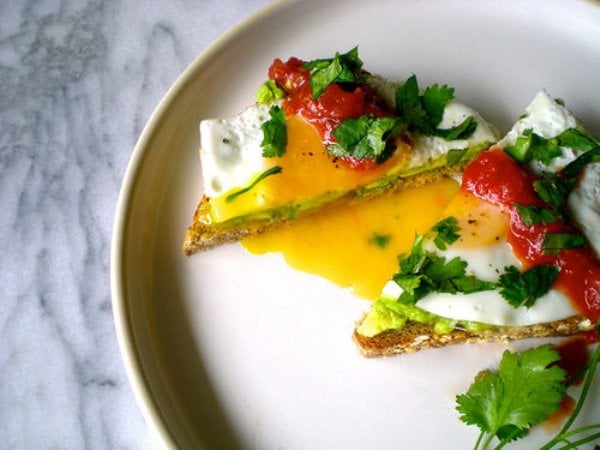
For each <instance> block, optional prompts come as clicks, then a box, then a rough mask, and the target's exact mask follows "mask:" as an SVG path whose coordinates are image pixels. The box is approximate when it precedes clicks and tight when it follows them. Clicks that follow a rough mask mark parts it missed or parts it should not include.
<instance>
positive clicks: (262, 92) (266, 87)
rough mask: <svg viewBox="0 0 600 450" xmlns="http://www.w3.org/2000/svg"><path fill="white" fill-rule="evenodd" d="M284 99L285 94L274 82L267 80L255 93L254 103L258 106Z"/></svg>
mask: <svg viewBox="0 0 600 450" xmlns="http://www.w3.org/2000/svg"><path fill="white" fill-rule="evenodd" d="M283 97H285V92H283V90H282V89H280V88H279V86H277V83H276V82H275V80H267V81H265V82H264V83H263V84H261V85H260V87H259V88H258V90H257V91H256V101H257V102H258V103H259V104H268V103H273V102H275V101H277V100H279V99H281V98H283Z"/></svg>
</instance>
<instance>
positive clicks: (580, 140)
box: [556, 128, 600, 152]
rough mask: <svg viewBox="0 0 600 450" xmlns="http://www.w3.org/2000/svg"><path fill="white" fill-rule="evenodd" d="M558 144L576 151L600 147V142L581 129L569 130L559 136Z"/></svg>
mask: <svg viewBox="0 0 600 450" xmlns="http://www.w3.org/2000/svg"><path fill="white" fill-rule="evenodd" d="M556 138H557V139H558V142H559V143H560V145H562V146H563V147H569V148H572V149H573V150H575V151H583V152H585V151H588V150H592V149H593V148H595V147H600V141H598V140H597V139H594V138H593V137H592V136H590V135H588V134H586V133H585V132H583V131H582V130H580V129H579V128H568V129H566V130H565V131H563V132H562V133H560V134H559V135H558V136H556Z"/></svg>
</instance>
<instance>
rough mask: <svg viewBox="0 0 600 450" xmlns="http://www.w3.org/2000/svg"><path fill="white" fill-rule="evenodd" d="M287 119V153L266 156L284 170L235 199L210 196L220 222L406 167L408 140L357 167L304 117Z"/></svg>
mask: <svg viewBox="0 0 600 450" xmlns="http://www.w3.org/2000/svg"><path fill="white" fill-rule="evenodd" d="M286 120H287V124H286V128H287V141H288V145H287V148H286V151H285V154H284V155H283V156H282V157H277V158H269V159H266V160H265V161H266V162H267V163H268V164H269V166H268V167H273V166H280V167H281V172H280V173H278V174H276V175H272V176H269V177H267V178H265V179H264V180H263V181H261V182H260V183H258V184H257V185H256V186H254V187H253V188H252V189H251V190H249V191H248V192H246V193H245V194H243V195H240V196H238V197H237V198H235V200H233V201H227V200H226V197H227V195H223V196H221V197H218V198H213V199H211V204H212V213H213V215H214V218H215V219H216V220H217V221H218V222H222V221H225V220H227V219H229V218H231V217H236V216H241V215H243V214H246V213H251V212H255V211H257V210H260V209H268V208H274V207H277V206H280V205H285V204H287V203H290V202H297V201H301V200H305V199H311V198H317V197H320V196H323V195H326V194H328V193H334V192H344V191H347V190H351V189H355V188H357V187H360V186H364V185H366V184H369V183H370V182H372V181H375V180H377V179H379V178H381V177H382V176H384V175H386V174H389V173H392V172H394V171H395V170H397V169H399V168H401V167H403V166H404V165H405V164H406V161H407V159H408V155H409V152H410V151H411V148H410V146H409V145H408V144H407V143H405V142H403V141H402V140H398V142H397V143H396V145H397V149H396V151H395V152H394V154H393V155H392V157H391V158H389V159H388V160H386V161H385V162H384V163H383V164H379V165H376V166H374V167H372V168H369V169H367V170H356V169H353V168H351V167H350V166H349V165H348V163H346V162H344V161H341V160H336V159H335V158H333V157H332V156H330V155H329V154H328V153H327V150H326V149H325V147H324V146H323V143H322V142H321V137H320V136H319V134H318V132H317V131H316V129H315V128H314V127H313V126H312V125H310V124H309V123H307V122H306V121H305V120H304V119H302V118H300V117H299V116H290V117H288V118H287V119H286ZM265 169H267V167H265Z"/></svg>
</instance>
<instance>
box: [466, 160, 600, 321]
mask: <svg viewBox="0 0 600 450" xmlns="http://www.w3.org/2000/svg"><path fill="white" fill-rule="evenodd" d="M535 180H536V176H535V175H534V174H532V173H530V172H529V171H527V170H526V169H525V168H523V167H522V166H521V165H519V163H517V162H516V161H515V160H514V159H513V158H511V157H510V156H509V155H507V154H506V153H504V151H502V150H501V149H500V148H492V149H491V150H488V151H486V152H483V153H481V154H480V155H479V156H478V157H477V159H476V160H475V161H473V162H472V163H471V164H469V165H468V166H467V168H466V169H465V172H464V175H463V184H462V189H465V190H466V191H468V192H471V193H472V194H473V195H475V196H476V197H478V198H480V199H482V200H486V201H489V202H490V203H492V204H494V205H497V206H499V207H500V208H502V210H504V211H506V212H507V214H508V215H509V217H510V231H509V237H508V241H509V244H510V245H511V246H512V248H513V251H514V253H515V255H516V256H517V258H518V259H519V260H520V261H521V263H522V264H523V265H524V266H525V267H526V268H530V267H533V266H536V265H539V264H544V263H546V264H551V265H554V266H556V267H558V268H559V269H560V272H559V274H558V277H557V278H556V281H555V282H554V287H555V288H557V289H559V290H561V291H563V292H564V293H565V294H566V295H567V296H568V297H569V298H570V299H571V301H572V303H573V304H574V306H575V308H576V309H577V310H578V311H579V312H580V313H581V314H583V315H585V316H586V317H588V318H589V319H590V320H592V321H594V322H596V321H598V319H599V318H600V261H599V260H598V258H597V257H596V255H595V254H594V252H593V250H592V249H591V248H590V247H589V246H585V247H578V248H571V249H563V250H560V251H558V253H557V254H551V253H547V252H546V251H545V250H544V249H543V247H542V243H543V242H544V237H545V236H546V234H547V233H577V230H576V229H575V228H574V227H573V226H572V225H570V224H568V223H565V222H564V221H563V220H562V219H558V220H556V221H554V222H551V223H547V224H540V225H531V226H527V225H525V224H524V223H523V221H522V219H521V216H520V215H519V212H518V211H517V208H516V206H515V204H516V203H519V204H521V205H535V206H538V207H547V205H545V204H544V202H542V201H541V200H540V199H539V197H538V196H537V194H536V192H535V190H534V188H533V182H534V181H535Z"/></svg>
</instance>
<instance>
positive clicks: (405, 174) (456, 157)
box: [212, 142, 490, 229]
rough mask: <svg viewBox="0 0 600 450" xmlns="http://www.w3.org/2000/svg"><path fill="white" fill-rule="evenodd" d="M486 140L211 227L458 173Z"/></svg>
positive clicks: (301, 211) (286, 214)
mask: <svg viewBox="0 0 600 450" xmlns="http://www.w3.org/2000/svg"><path fill="white" fill-rule="evenodd" d="M489 145H490V143H489V142H484V143H482V144H479V145H474V146H472V147H468V148H465V149H456V150H450V151H449V152H448V153H446V154H443V155H441V156H439V157H437V158H434V159H431V160H428V161H427V162H425V163H423V164H420V165H415V166H409V167H405V168H403V169H402V170H400V171H398V172H395V173H392V174H390V175H387V176H385V177H383V178H381V179H379V180H377V181H374V182H372V183H370V184H367V185H365V186H361V187H358V188H356V189H352V190H350V191H345V192H344V191H330V192H325V193H323V194H322V195H320V196H318V197H316V198H310V199H303V200H300V201H298V202H292V203H288V204H285V205H280V206H276V207H272V208H265V209H263V210H258V211H254V212H252V213H249V214H244V215H241V216H237V217H233V218H231V219H228V220H226V221H223V222H218V221H217V220H216V219H215V218H214V217H212V219H213V223H212V226H214V227H219V228H223V229H227V228H235V227H237V226H239V225H243V224H252V223H261V222H262V223H264V222H272V221H279V220H293V219H296V218H297V217H299V216H302V215H305V214H307V213H309V212H311V211H314V210H316V209H318V208H319V207H320V206H322V205H324V204H328V203H332V202H335V201H342V200H351V199H353V198H363V197H370V196H372V195H378V194H381V193H383V192H390V191H393V190H394V189H396V188H398V187H400V186H402V185H405V184H407V183H409V181H410V180H411V179H413V178H416V177H418V176H419V175H423V174H428V175H430V176H431V177H434V176H436V175H439V174H441V173H447V172H455V173H460V172H461V169H462V167H464V165H465V164H466V163H468V162H469V161H471V160H472V159H473V158H474V157H475V156H476V155H477V154H479V152H481V151H483V150H485V149H487V148H488V147H489Z"/></svg>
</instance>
